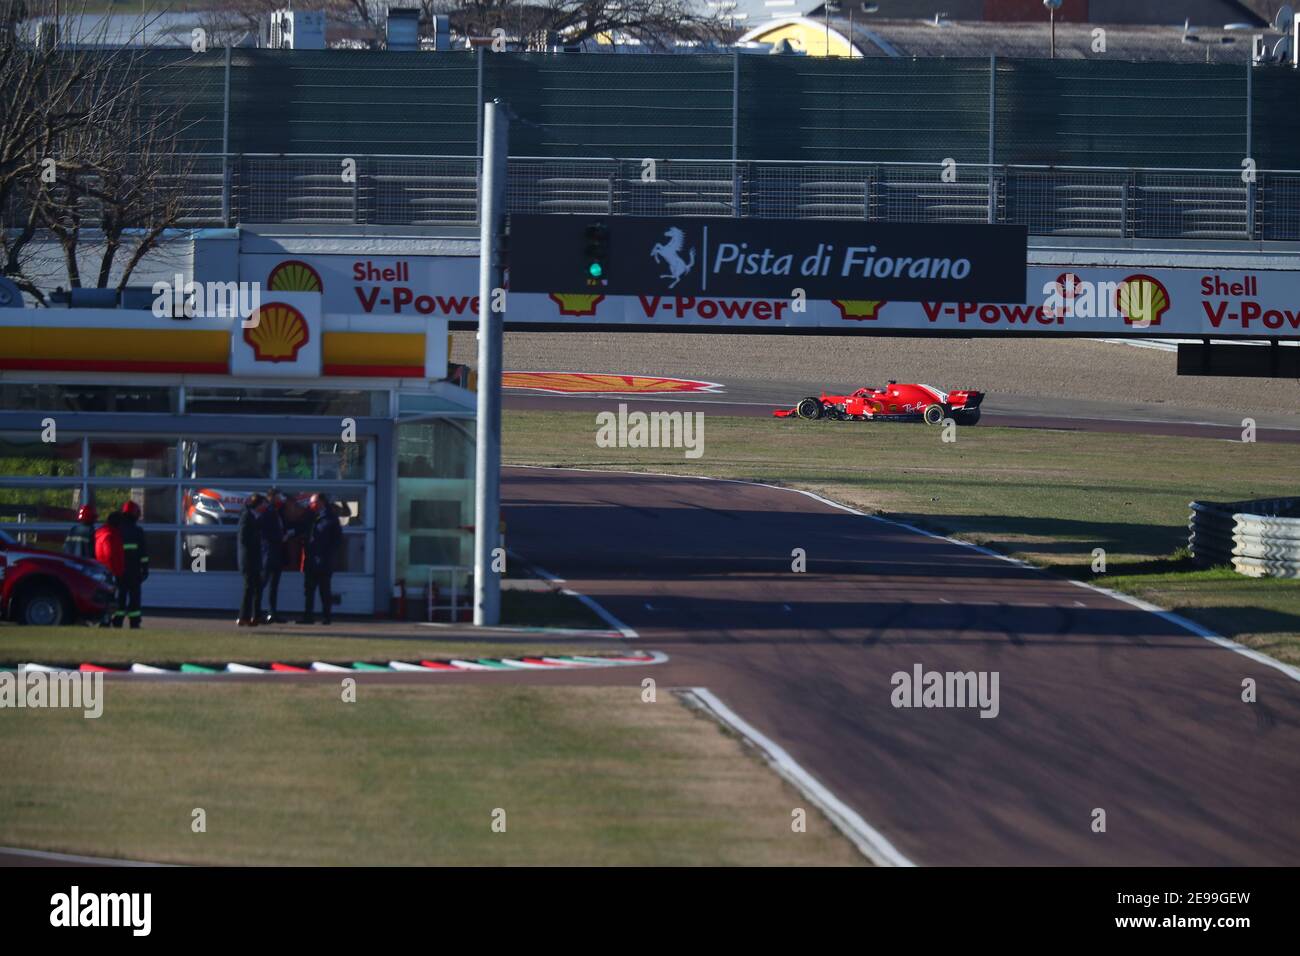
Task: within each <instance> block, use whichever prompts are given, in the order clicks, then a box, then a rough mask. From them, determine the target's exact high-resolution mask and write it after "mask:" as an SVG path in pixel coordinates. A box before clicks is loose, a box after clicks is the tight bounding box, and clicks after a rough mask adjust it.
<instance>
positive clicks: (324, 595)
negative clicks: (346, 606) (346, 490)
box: [298, 493, 343, 624]
mask: <svg viewBox="0 0 1300 956" xmlns="http://www.w3.org/2000/svg"><path fill="white" fill-rule="evenodd" d="M342 540H343V527H342V525H341V524H340V523H339V518H338V515H336V514H335V513H334V506H333V505H332V504H330V500H329V498H328V496H326V495H323V494H320V493H317V494H314V495H312V496H311V510H310V512H309V513H308V515H307V528H306V534H305V541H304V542H303V548H302V573H303V608H304V611H303V616H302V617H301V618H299V620H298V623H299V624H314V623H315V621H314V620H313V618H312V611H313V608H314V605H315V603H316V593H317V592H320V603H321V623H322V624H328V623H330V614H331V613H332V612H333V609H334V595H333V593H332V592H331V591H330V578H331V577H332V576H333V574H334V555H335V553H336V552H337V551H338V547H339V543H340V542H341V541H342Z"/></svg>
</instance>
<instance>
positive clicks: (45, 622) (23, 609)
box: [17, 587, 72, 627]
mask: <svg viewBox="0 0 1300 956" xmlns="http://www.w3.org/2000/svg"><path fill="white" fill-rule="evenodd" d="M17 618H18V621H19V623H21V624H28V625H32V626H35V627H42V626H44V627H58V626H60V625H62V624H67V623H69V622H70V621H71V620H72V609H71V608H70V607H69V606H68V599H67V598H65V597H64V596H63V595H62V594H60V593H59V592H58V591H56V590H55V589H54V588H45V587H38V588H35V589H33V590H31V591H28V592H27V593H26V594H25V595H23V598H22V602H21V603H20V604H19V605H18V615H17Z"/></svg>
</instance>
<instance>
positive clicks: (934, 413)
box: [921, 405, 944, 425]
mask: <svg viewBox="0 0 1300 956" xmlns="http://www.w3.org/2000/svg"><path fill="white" fill-rule="evenodd" d="M943 418H944V412H943V406H942V405H927V406H925V411H923V412H921V419H922V420H923V421H924V422H925V423H926V424H927V425H938V424H939V423H940V422H941V421H943Z"/></svg>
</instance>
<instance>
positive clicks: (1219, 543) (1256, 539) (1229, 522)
mask: <svg viewBox="0 0 1300 956" xmlns="http://www.w3.org/2000/svg"><path fill="white" fill-rule="evenodd" d="M1191 509H1192V513H1191V518H1190V520H1189V521H1188V528H1189V530H1190V534H1189V535H1188V544H1189V546H1190V547H1191V551H1192V556H1193V557H1194V558H1195V560H1196V562H1197V563H1198V564H1203V565H1215V564H1231V565H1232V567H1233V569H1234V570H1235V571H1236V572H1237V573H1238V574H1244V575H1247V576H1249V577H1254V578H1261V577H1274V578H1300V498H1267V499H1261V500H1258V501H1233V502H1227V503H1217V502H1213V501H1193V502H1192V503H1191Z"/></svg>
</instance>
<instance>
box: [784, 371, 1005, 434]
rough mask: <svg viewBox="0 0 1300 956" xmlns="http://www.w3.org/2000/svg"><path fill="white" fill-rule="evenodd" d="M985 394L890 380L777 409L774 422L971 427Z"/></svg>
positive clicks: (803, 400)
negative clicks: (953, 424)
mask: <svg viewBox="0 0 1300 956" xmlns="http://www.w3.org/2000/svg"><path fill="white" fill-rule="evenodd" d="M982 401H984V393H983V392H977V391H974V390H971V389H961V390H958V391H952V392H945V391H943V390H942V389H938V388H935V387H934V386H933V385H915V384H904V385H900V384H899V383H898V382H895V381H894V380H893V379H890V380H889V382H888V383H886V385H885V387H884V388H876V387H875V386H873V385H868V386H866V387H864V388H860V389H858V390H857V391H856V392H851V393H850V394H848V395H829V394H827V393H826V392H822V394H821V397H820V398H814V397H812V396H809V397H808V398H804V399H800V401H799V404H797V405H795V406H794V408H778V409H777V410H776V411H774V412H772V414H773V415H775V416H776V417H777V418H803V419H806V420H808V421H814V420H816V419H818V418H829V419H833V420H835V421H845V422H925V423H926V424H927V425H938V424H939V423H940V422H942V421H943V420H944V419H945V418H951V419H952V420H953V421H955V422H956V423H957V424H958V425H974V424H975V423H976V422H978V421H979V420H980V403H981V402H982Z"/></svg>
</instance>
